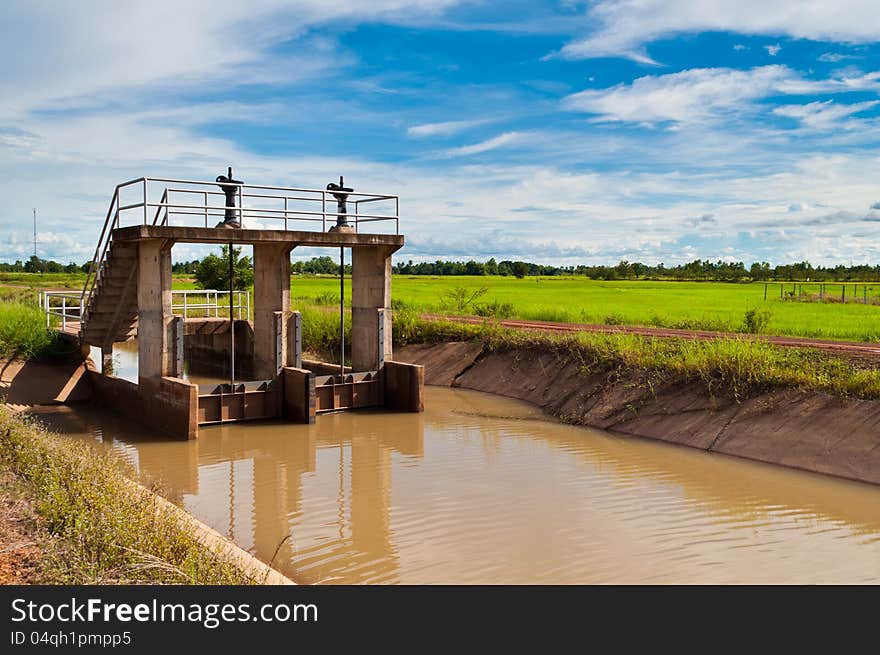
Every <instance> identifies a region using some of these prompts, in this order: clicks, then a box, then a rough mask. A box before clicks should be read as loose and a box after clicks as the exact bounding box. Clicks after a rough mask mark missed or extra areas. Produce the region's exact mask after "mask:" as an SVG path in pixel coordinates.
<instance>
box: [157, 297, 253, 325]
mask: <svg viewBox="0 0 880 655" xmlns="http://www.w3.org/2000/svg"><path fill="white" fill-rule="evenodd" d="M232 293H233V298H232V302H231V303H227V304H223V303H222V302H221V301H220V300H221V298H228V297H229V290H226V291H219V290H217V289H174V290H172V291H171V313H172V314H176V315H178V316H183V318H189V313H190V311H196V310H198V311H202V312H205V313H206V314H207V316H199V317H197V318H210V317H211V314H212V313H213V314H214V317H215V318H218V317H220V316H222V315H223V314H224V313H226V314H227V315H228V313H229V312H230V311H232V312H233V313H234V314H235V316H236V318H238V319H242V318H244V319H245V320H248V319H250V315H251V294H250V291H247V290H245V289H235V290H234V291H233V292H232ZM190 296H204V297H205V302H195V303H193V302H190V300H189V297H190ZM176 297H177V298H179V297H182V298H183V300H182V301H179V302H175V298H176ZM212 297H213V301H212ZM242 299H243V300H242ZM230 306H231V307H230ZM242 314H243V315H242Z"/></svg>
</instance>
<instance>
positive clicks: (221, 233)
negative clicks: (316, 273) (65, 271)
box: [113, 225, 404, 254]
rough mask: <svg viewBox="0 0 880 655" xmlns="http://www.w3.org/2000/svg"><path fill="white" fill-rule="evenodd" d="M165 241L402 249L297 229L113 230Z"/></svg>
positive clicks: (379, 240) (351, 235)
mask: <svg viewBox="0 0 880 655" xmlns="http://www.w3.org/2000/svg"><path fill="white" fill-rule="evenodd" d="M141 239H167V240H169V241H174V242H176V243H229V242H230V241H233V242H235V243H236V244H239V245H241V244H261V243H272V244H287V245H289V246H290V247H296V246H315V247H323V248H332V247H337V248H338V247H340V246H342V247H345V248H358V247H376V246H382V247H384V248H386V249H387V253H389V254H390V253H392V252H395V251H397V250H399V249H400V248H402V247H403V244H404V238H403V235H402V234H365V233H357V232H306V231H298V230H246V229H237V230H236V229H228V228H216V227H184V226H179V225H132V226H131V227H121V228H118V229H116V230H114V231H113V240H114V241H138V240H141Z"/></svg>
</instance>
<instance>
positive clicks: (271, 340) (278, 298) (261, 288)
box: [254, 243, 293, 380]
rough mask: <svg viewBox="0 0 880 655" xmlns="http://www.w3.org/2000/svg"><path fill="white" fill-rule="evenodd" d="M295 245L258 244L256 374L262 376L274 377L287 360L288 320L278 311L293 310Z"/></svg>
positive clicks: (255, 253) (255, 264)
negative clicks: (291, 283) (291, 298)
mask: <svg viewBox="0 0 880 655" xmlns="http://www.w3.org/2000/svg"><path fill="white" fill-rule="evenodd" d="M292 249H293V246H292V245H291V244H289V243H255V244H254V377H255V378H256V379H258V380H270V379H273V378H274V377H275V376H277V375H278V373H279V370H280V365H279V362H281V363H283V362H286V361H287V338H286V332H287V321H286V320H281V321H280V323H277V319H276V314H275V313H276V312H281V313H282V315H283V316H284V317H286V316H287V315H288V314H289V312H290V251H291V250H292ZM277 325H280V330H281V332H282V333H281V334H280V335H279V334H278V329H279V328H278V327H276V326H277ZM279 348H280V349H281V352H280V353H279V352H278V350H279Z"/></svg>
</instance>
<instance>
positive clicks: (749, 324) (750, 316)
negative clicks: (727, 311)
mask: <svg viewBox="0 0 880 655" xmlns="http://www.w3.org/2000/svg"><path fill="white" fill-rule="evenodd" d="M772 317H773V312H771V311H770V310H769V309H758V308H757V307H753V308H752V309H750V310H748V311H747V312H746V313H745V316H744V317H743V331H744V332H748V333H749V334H760V333H761V332H764V331H765V330H766V329H767V326H768V325H770V319H771V318H772Z"/></svg>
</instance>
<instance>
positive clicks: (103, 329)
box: [80, 240, 138, 347]
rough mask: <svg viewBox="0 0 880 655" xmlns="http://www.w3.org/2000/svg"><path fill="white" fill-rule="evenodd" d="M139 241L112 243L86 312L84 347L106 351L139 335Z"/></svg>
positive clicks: (84, 319) (83, 330)
mask: <svg viewBox="0 0 880 655" xmlns="http://www.w3.org/2000/svg"><path fill="white" fill-rule="evenodd" d="M137 269H138V245H137V242H136V241H112V240H111V241H110V242H109V244H108V247H107V252H106V255H105V256H104V259H103V262H102V263H101V267H100V269H99V270H98V277H97V281H96V282H95V285H94V287H93V288H92V290H91V293H90V294H89V296H88V303H87V304H86V307H85V311H84V312H83V314H84V315H83V319H82V323H81V326H80V337H81V339H82V341H83V343H88V344H90V345H93V346H99V347H106V346H109V345H110V344H112V343H114V342H117V341H128V340H129V339H132V338H134V337H135V336H136V334H137V315H138V304H137Z"/></svg>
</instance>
